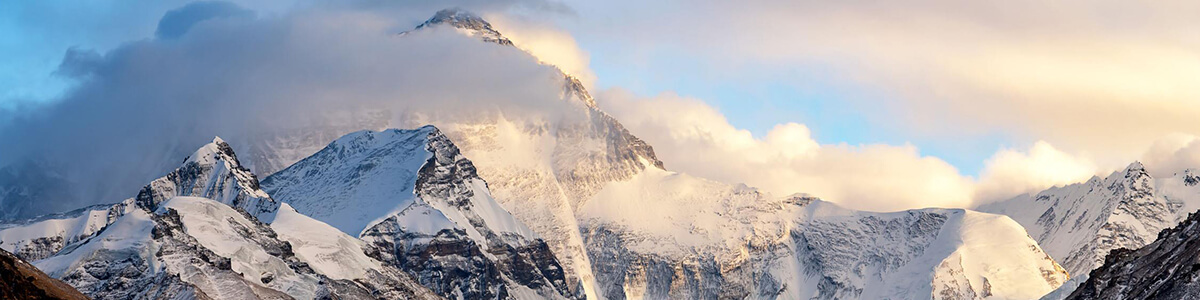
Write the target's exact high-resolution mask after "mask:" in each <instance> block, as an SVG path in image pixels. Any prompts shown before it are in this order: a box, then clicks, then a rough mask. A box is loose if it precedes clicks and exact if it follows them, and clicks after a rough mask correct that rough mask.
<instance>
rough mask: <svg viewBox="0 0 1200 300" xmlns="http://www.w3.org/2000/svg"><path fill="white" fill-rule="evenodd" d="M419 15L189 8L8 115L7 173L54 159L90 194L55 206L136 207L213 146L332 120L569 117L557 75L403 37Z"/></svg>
mask: <svg viewBox="0 0 1200 300" xmlns="http://www.w3.org/2000/svg"><path fill="white" fill-rule="evenodd" d="M214 7H215V8H214ZM406 15H420V16H421V18H427V17H428V16H430V15H432V11H430V12H425V11H424V9H423V8H419V9H417V10H416V11H405V10H399V9H398V8H387V9H374V8H372V9H364V8H362V7H358V6H355V5H317V6H310V7H304V8H299V9H296V10H294V11H291V12H289V13H286V14H278V15H259V16H258V17H255V16H253V15H252V14H249V13H247V12H246V11H245V10H243V9H241V8H238V7H237V6H235V5H233V4H230V3H220V4H213V3H211V2H206V3H201V4H191V5H187V6H184V7H183V8H180V9H178V10H174V11H171V12H169V13H167V14H166V16H165V17H164V18H163V19H162V21H161V22H160V23H159V24H160V26H159V27H158V29H159V31H158V34H157V35H156V36H155V37H152V38H146V39H141V40H135V41H131V42H128V43H125V44H123V45H121V46H119V47H117V48H115V49H113V50H111V51H105V52H99V51H93V50H87V49H72V50H71V51H69V52H68V53H67V54H66V55H65V58H64V59H63V60H62V63H61V67H60V68H59V73H61V74H64V75H66V76H71V77H72V78H73V79H74V80H77V81H78V82H79V84H78V86H77V87H75V88H73V89H71V90H69V91H68V92H66V94H65V96H63V97H62V99H59V100H57V101H56V103H55V104H52V105H39V106H29V107H27V108H20V109H19V110H9V111H7V112H6V113H0V116H3V117H0V124H5V125H3V126H2V127H0V140H3V141H5V142H4V146H3V147H2V150H0V151H3V155H0V166H5V165H9V164H12V163H13V162H17V161H24V160H26V159H31V158H32V159H40V160H41V161H47V162H54V165H53V166H34V167H53V168H55V170H54V171H63V173H64V176H65V177H67V178H66V180H68V181H72V182H76V183H78V184H79V185H83V186H86V187H83V188H80V189H79V190H78V191H75V193H74V195H70V196H63V197H62V198H67V199H54V200H53V201H58V202H69V203H75V204H77V205H79V206H81V205H85V204H93V203H103V202H115V201H119V200H121V199H124V198H126V197H131V196H134V194H135V193H136V191H137V189H138V188H140V187H141V185H143V184H145V182H147V181H149V180H150V179H153V178H156V177H158V176H161V175H162V174H163V173H165V172H167V171H169V170H170V168H174V167H176V166H177V165H178V164H179V162H180V160H182V159H183V157H184V156H186V155H187V154H189V153H191V151H193V150H194V149H195V148H196V147H199V146H200V145H202V144H204V143H206V142H208V141H209V140H211V139H212V137H213V136H221V137H222V138H224V139H226V140H229V141H231V142H233V143H234V146H235V147H237V146H238V144H237V141H244V140H247V139H252V138H254V137H255V135H256V134H258V133H262V132H269V131H272V130H276V129H286V128H290V127H295V126H302V125H305V124H308V123H310V122H311V121H312V120H313V119H314V118H319V117H320V116H321V115H323V114H328V113H335V112H339V111H354V110H359V109H372V110H384V111H391V112H394V113H396V114H397V115H399V114H401V113H404V112H412V111H419V112H424V113H429V114H437V118H438V119H440V120H454V119H456V118H465V119H472V118H478V117H479V116H477V115H476V114H477V113H478V112H481V111H488V112H490V111H500V112H501V113H503V114H505V115H513V116H535V117H541V118H544V119H553V118H556V117H561V116H562V115H564V114H563V111H565V108H563V107H564V106H565V104H564V103H563V101H562V100H561V98H559V97H560V94H561V85H562V82H561V80H562V78H561V75H558V74H559V73H558V72H557V70H555V69H554V68H553V67H550V66H545V65H541V64H538V63H537V62H538V61H537V59H535V58H533V57H531V56H529V55H528V54H527V53H524V52H522V51H520V50H519V49H515V48H512V47H505V46H501V45H495V44H491V43H483V42H480V41H477V40H476V39H474V38H471V37H467V36H464V35H461V34H458V33H457V32H455V31H454V30H453V29H451V28H440V27H435V28H432V29H430V30H421V31H419V32H415V33H413V34H407V35H404V36H402V37H401V36H399V35H397V33H398V32H400V31H401V30H407V29H410V28H411V27H412V26H413V25H412V24H417V23H419V22H421V21H423V20H424V19H409V18H404V17H400V16H406ZM100 179H103V180H100Z"/></svg>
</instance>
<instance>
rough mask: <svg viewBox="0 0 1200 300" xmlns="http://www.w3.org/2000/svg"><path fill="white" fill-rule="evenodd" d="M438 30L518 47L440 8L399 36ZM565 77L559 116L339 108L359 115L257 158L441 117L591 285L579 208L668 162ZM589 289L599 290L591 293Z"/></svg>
mask: <svg viewBox="0 0 1200 300" xmlns="http://www.w3.org/2000/svg"><path fill="white" fill-rule="evenodd" d="M437 28H441V29H446V28H453V29H454V30H455V31H456V32H458V33H461V34H466V35H468V36H473V37H479V38H480V39H481V40H483V41H484V42H489V43H494V44H495V46H496V47H512V46H513V45H512V43H511V42H510V41H509V40H508V39H507V38H505V37H504V36H503V35H501V34H500V33H499V32H498V31H496V30H495V29H494V28H492V27H491V25H490V24H489V23H487V21H485V20H483V19H482V18H480V17H478V16H476V15H474V14H471V13H469V12H466V11H462V10H457V9H450V10H444V11H441V12H438V13H437V14H436V15H435V16H434V17H433V18H430V19H429V20H428V21H426V22H424V23H423V24H422V25H420V26H419V29H414V30H413V31H409V32H408V33H405V34H402V35H401V36H399V37H397V38H405V36H404V35H407V34H415V33H418V32H420V31H424V30H436V29H437ZM506 41H509V42H506ZM550 67H553V66H550ZM558 75H559V76H561V77H560V78H561V81H559V82H560V83H559V84H561V86H560V88H557V90H559V91H561V92H559V93H558V94H556V95H550V96H551V97H554V98H561V100H562V104H563V106H564V109H562V110H555V112H554V114H537V115H513V114H505V113H503V112H502V111H501V110H499V109H497V108H495V107H484V106H481V107H471V108H469V110H470V111H471V112H472V113H473V117H472V118H469V119H463V118H450V117H446V116H448V115H455V114H456V113H459V112H458V111H396V112H391V113H392V114H390V115H389V114H388V112H383V113H378V111H370V110H367V111H359V112H349V113H338V114H346V115H349V116H355V117H353V118H345V119H344V120H342V121H331V120H334V119H336V117H328V118H319V120H318V121H315V122H314V124H313V126H306V127H304V129H303V130H297V131H296V132H295V133H284V134H271V135H270V138H264V139H261V142H257V143H261V145H259V146H254V147H252V149H251V150H250V151H252V153H251V154H250V157H254V158H256V159H257V158H263V159H265V161H255V162H254V163H253V164H254V165H255V166H287V165H291V164H293V163H295V162H297V161H300V160H301V159H304V158H305V157H308V156H309V155H312V154H313V153H315V151H317V150H319V149H321V147H324V146H325V144H326V143H327V142H328V141H317V140H316V139H312V138H310V137H309V136H330V135H336V136H340V135H343V134H347V133H350V132H352V131H357V130H361V129H372V130H378V129H381V128H383V127H399V128H415V127H419V126H423V125H426V124H433V125H435V126H437V127H438V128H439V129H440V130H441V131H442V132H443V133H444V134H445V135H446V136H447V137H449V138H450V139H451V140H453V141H454V142H455V144H456V145H457V146H458V147H459V148H460V149H461V150H462V152H463V154H465V156H467V157H470V158H471V161H472V162H473V164H474V165H475V166H476V167H477V168H478V173H479V176H480V177H482V178H485V179H487V181H488V183H489V188H490V189H491V192H492V193H493V195H495V196H496V197H495V199H496V200H497V201H499V202H500V204H501V205H502V206H504V207H506V208H510V209H509V211H510V212H511V213H512V215H513V216H514V217H515V218H516V219H517V220H519V221H521V222H522V223H524V224H526V225H527V226H528V227H529V228H530V229H531V230H533V231H534V232H536V233H538V234H539V235H540V236H541V237H542V238H543V239H545V241H546V243H547V244H548V245H549V246H550V248H551V250H552V251H553V252H554V253H555V255H556V256H557V257H558V258H559V261H560V262H561V263H562V264H563V267H564V269H565V272H566V274H567V278H568V279H567V280H568V282H569V283H568V284H567V285H568V286H578V285H582V286H583V287H584V289H585V290H586V291H591V290H593V289H592V287H591V286H592V284H591V282H592V279H591V278H593V275H592V271H591V270H590V266H591V263H590V262H589V261H588V256H587V253H586V251H585V250H584V241H583V237H582V236H581V235H580V231H579V224H578V223H577V219H576V217H575V214H576V212H577V211H578V210H579V208H580V207H581V206H582V204H583V203H584V202H587V201H588V200H590V199H591V198H592V196H593V195H594V194H595V193H596V192H597V191H598V190H599V189H600V188H602V187H603V186H604V185H606V184H608V183H610V182H614V181H622V180H627V179H629V178H631V177H632V176H634V175H636V174H637V173H639V172H641V171H642V170H643V169H646V168H648V167H649V168H662V162H661V161H659V160H658V159H657V158H656V156H655V155H654V150H653V149H652V148H651V147H650V146H649V145H647V144H646V143H645V142H643V141H642V140H640V139H638V138H637V137H635V136H633V135H632V134H630V133H629V131H628V130H626V129H625V127H624V126H622V125H621V124H620V123H619V122H618V121H617V120H616V119H613V118H612V117H611V116H609V115H608V114H606V113H604V112H603V111H601V110H600V109H599V108H598V107H596V105H595V100H594V99H593V98H592V96H591V95H590V94H589V93H588V92H587V90H585V89H584V86H583V85H582V83H580V82H579V81H578V80H577V79H575V78H574V77H572V76H570V75H568V74H566V73H562V72H561V71H559V72H558ZM461 109H462V108H455V110H461ZM556 114H557V115H556ZM350 120H358V121H355V122H362V123H369V124H370V126H368V127H359V128H357V129H354V130H349V129H347V128H346V127H343V126H337V125H333V126H323V125H322V124H348V123H351V121H350ZM379 124H386V126H378V125H379ZM259 170H267V168H262V169H259ZM264 174H267V175H269V173H264ZM587 296H588V297H593V298H594V297H596V295H595V294H591V293H589V294H588V295H587Z"/></svg>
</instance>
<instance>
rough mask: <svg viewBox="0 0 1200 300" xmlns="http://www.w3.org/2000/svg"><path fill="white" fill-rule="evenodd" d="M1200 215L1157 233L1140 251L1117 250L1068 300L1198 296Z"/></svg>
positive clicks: (1109, 255)
mask: <svg viewBox="0 0 1200 300" xmlns="http://www.w3.org/2000/svg"><path fill="white" fill-rule="evenodd" d="M1197 253H1200V214H1196V213H1192V214H1189V215H1188V217H1187V219H1185V220H1184V221H1183V222H1182V223H1180V224H1179V225H1178V226H1175V227H1173V228H1168V229H1167V230H1164V231H1163V232H1161V233H1159V234H1158V239H1156V240H1155V241H1154V242H1152V243H1150V244H1148V245H1146V246H1144V247H1141V249H1137V250H1130V249H1117V250H1114V251H1112V252H1110V253H1109V254H1108V256H1106V257H1105V258H1104V264H1103V265H1101V266H1100V267H1099V268H1097V269H1096V270H1094V271H1092V273H1091V274H1090V275H1091V276H1089V277H1088V280H1087V281H1085V282H1083V283H1082V284H1081V285H1080V286H1079V287H1078V288H1076V289H1075V290H1074V291H1073V292H1072V293H1071V294H1070V296H1068V297H1067V299H1196V298H1197V297H1200V282H1197V280H1196V278H1200V255H1197Z"/></svg>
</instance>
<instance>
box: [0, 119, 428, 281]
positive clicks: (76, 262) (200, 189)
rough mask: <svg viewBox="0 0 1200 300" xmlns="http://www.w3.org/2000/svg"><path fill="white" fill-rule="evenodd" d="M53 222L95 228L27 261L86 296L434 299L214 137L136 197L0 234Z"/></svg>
mask: <svg viewBox="0 0 1200 300" xmlns="http://www.w3.org/2000/svg"><path fill="white" fill-rule="evenodd" d="M99 212H105V214H101V213H99ZM101 215H103V217H104V218H101ZM72 216H75V217H72ZM101 219H103V220H105V222H101V221H100V220H101ZM55 222H57V223H63V224H67V225H71V226H66V227H64V228H68V229H72V230H76V231H72V233H73V234H74V233H77V232H86V231H94V232H93V233H92V234H91V235H89V236H87V237H86V238H83V239H81V240H79V241H77V242H68V243H66V246H65V247H61V248H62V249H61V250H59V251H57V252H56V253H54V255H52V256H49V257H47V258H45V259H41V260H38V261H36V262H34V265H35V266H37V267H38V268H39V269H41V270H43V271H45V272H46V273H47V274H49V275H50V276H53V277H56V278H60V279H62V280H63V281H65V282H67V283H68V284H70V285H72V286H74V287H75V288H77V289H78V290H80V291H81V292H83V293H85V294H87V295H88V296H90V297H92V298H96V299H135V298H137V299H143V298H154V299H159V298H196V299H263V298H267V299H292V298H299V299H313V298H330V297H332V298H353V299H362V298H391V299H394V298H438V297H437V295H435V294H433V293H432V292H431V291H429V290H428V289H426V288H424V287H423V286H421V285H420V284H418V283H416V282H415V281H413V279H412V278H411V277H410V276H409V275H408V274H406V273H404V272H403V271H400V270H399V269H396V268H391V267H388V266H386V265H384V264H382V263H380V262H378V261H375V260H372V259H371V258H369V257H367V255H366V252H365V251H364V247H365V244H364V243H362V242H361V241H359V240H357V239H354V238H351V237H349V236H347V235H345V234H342V233H341V232H340V231H337V230H335V229H333V228H332V227H330V226H328V225H325V224H323V223H320V222H317V221H315V220H313V219H311V218H307V217H305V216H303V215H300V214H299V213H297V212H295V210H293V209H292V208H291V207H290V206H288V205H286V204H280V203H278V202H276V201H274V200H273V199H272V198H271V197H270V196H268V195H267V194H266V193H265V192H263V191H262V190H261V189H259V188H258V180H257V179H256V178H255V176H254V175H253V174H251V173H249V172H248V170H247V169H245V168H243V167H242V166H241V164H240V163H239V162H238V161H237V158H236V156H235V155H234V153H233V151H232V148H231V147H229V145H228V144H226V143H225V142H223V141H222V140H220V139H219V138H218V139H214V141H213V142H212V143H209V144H207V145H205V146H204V147H201V148H200V149H199V150H197V151H196V152H194V153H193V154H192V155H190V156H188V158H187V159H186V160H185V161H184V163H183V165H182V166H180V167H179V168H178V169H176V170H175V171H172V172H171V173H169V174H168V175H167V176H164V177H162V178H159V179H157V180H154V181H153V182H151V183H150V184H148V185H147V186H146V187H144V188H143V189H142V190H141V192H139V194H138V197H136V198H130V199H128V200H126V201H124V202H122V203H119V204H115V205H112V206H111V207H110V208H108V209H107V210H101V209H86V210H81V211H80V212H75V213H71V214H61V215H55V216H49V217H45V218H39V219H36V220H34V221H33V222H25V223H21V224H16V225H12V226H9V227H8V228H7V229H6V232H7V230H17V229H20V230H24V233H25V234H24V235H23V236H25V237H33V236H36V235H37V234H36V232H37V231H38V230H40V232H41V233H42V234H43V235H44V236H43V237H40V238H41V239H45V238H49V237H56V236H62V235H61V232H60V231H57V230H58V229H59V228H60V227H55V226H52V225H53V224H55ZM264 222H268V223H271V222H273V223H272V224H270V225H268V224H267V223H264ZM100 224H105V225H100ZM79 226H84V227H82V228H83V229H78V228H81V227H79ZM95 227H101V229H99V230H93V229H94V228H95ZM80 234H82V235H87V234H86V233H80ZM71 236H73V235H71ZM34 239H38V237H34Z"/></svg>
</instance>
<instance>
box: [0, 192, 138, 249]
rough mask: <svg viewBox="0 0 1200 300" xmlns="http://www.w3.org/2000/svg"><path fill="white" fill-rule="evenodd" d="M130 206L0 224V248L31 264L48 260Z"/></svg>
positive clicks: (106, 206) (102, 207)
mask: <svg viewBox="0 0 1200 300" xmlns="http://www.w3.org/2000/svg"><path fill="white" fill-rule="evenodd" d="M128 208H131V206H128V205H124V204H101V205H93V206H89V207H84V208H81V209H77V210H73V211H69V212H65V213H55V214H49V215H44V216H40V217H35V218H31V219H24V220H17V221H11V222H9V223H3V224H0V249H3V250H5V251H9V252H12V253H13V254H14V255H16V256H17V257H20V258H21V259H24V260H28V261H35V260H39V259H43V258H46V257H50V256H51V255H54V253H57V252H58V250H62V248H63V247H64V246H66V245H68V244H71V243H75V242H78V241H80V240H82V239H85V238H87V237H89V236H92V234H94V233H96V232H97V231H100V229H103V228H104V227H105V226H108V224H111V223H112V222H114V221H116V220H117V218H119V217H120V216H122V215H124V214H125V213H126V212H128Z"/></svg>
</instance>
